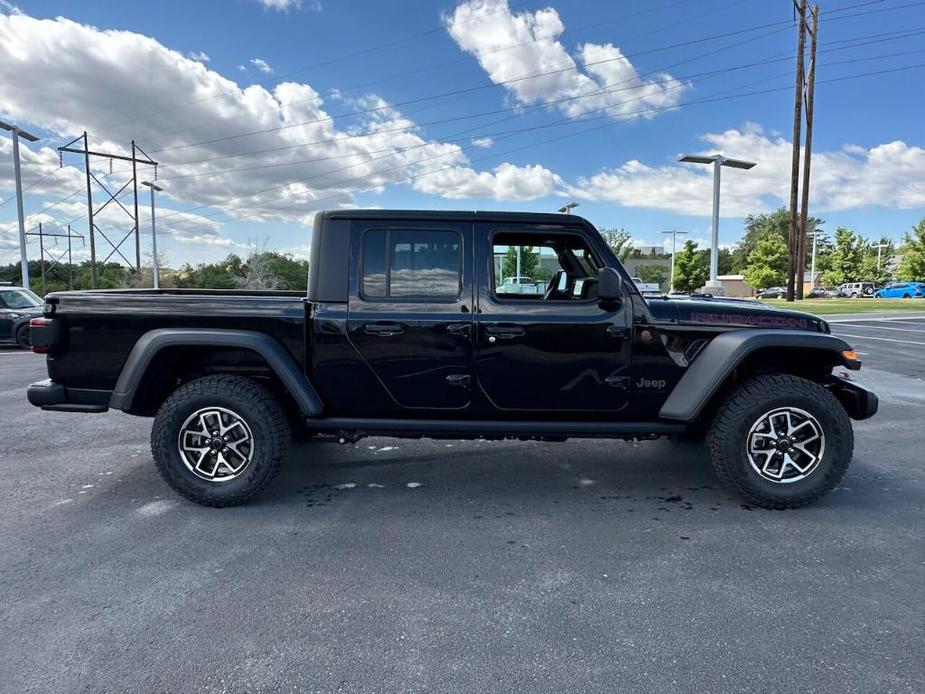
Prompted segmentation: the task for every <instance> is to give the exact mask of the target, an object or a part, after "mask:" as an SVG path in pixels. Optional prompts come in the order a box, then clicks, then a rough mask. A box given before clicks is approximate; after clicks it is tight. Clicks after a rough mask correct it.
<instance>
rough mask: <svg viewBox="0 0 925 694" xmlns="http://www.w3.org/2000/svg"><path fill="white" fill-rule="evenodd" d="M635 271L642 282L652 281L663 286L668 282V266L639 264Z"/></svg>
mask: <svg viewBox="0 0 925 694" xmlns="http://www.w3.org/2000/svg"><path fill="white" fill-rule="evenodd" d="M636 272H638V273H639V275H638V276H639V279H641V280H642V281H643V282H647V283H649V282H652V283H656V284H658V285H659V287H662V288H664V286H665V284H666V283H667V282H668V268H667V267H665V266H664V265H640V266H639V267H638V268H637V270H636Z"/></svg>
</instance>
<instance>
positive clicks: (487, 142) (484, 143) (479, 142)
mask: <svg viewBox="0 0 925 694" xmlns="http://www.w3.org/2000/svg"><path fill="white" fill-rule="evenodd" d="M494 143H495V141H494V140H492V139H491V138H490V137H473V138H472V144H474V145H475V146H476V147H482V148H488V147H491V146H492V145H493V144H494Z"/></svg>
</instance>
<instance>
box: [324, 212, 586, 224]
mask: <svg viewBox="0 0 925 694" xmlns="http://www.w3.org/2000/svg"><path fill="white" fill-rule="evenodd" d="M322 214H323V215H324V217H325V218H326V219H407V220H422V221H426V220H431V219H434V220H444V221H455V222H523V223H525V224H526V223H533V224H537V223H542V224H557V225H562V224H575V225H577V224H590V222H588V221H587V220H586V219H585V218H584V217H581V216H580V215H577V214H559V213H556V212H495V211H491V210H488V211H463V210H460V211H448V210H325V211H324V212H322Z"/></svg>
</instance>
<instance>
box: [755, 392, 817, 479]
mask: <svg viewBox="0 0 925 694" xmlns="http://www.w3.org/2000/svg"><path fill="white" fill-rule="evenodd" d="M745 445H746V447H747V452H748V462H749V463H751V466H752V468H753V469H754V470H755V472H757V473H758V474H759V475H761V477H762V478H763V479H766V480H768V481H770V482H777V483H780V484H789V483H791V482H798V481H800V480H802V479H804V478H806V477H808V476H809V475H810V474H812V472H813V471H814V470H815V469H816V468H817V467H818V466H819V463H820V461H821V460H822V456H823V455H825V434H824V433H823V432H822V425H821V424H819V420H817V419H816V418H815V417H814V416H813V415H811V414H810V413H809V412H807V411H806V410H801V409H799V408H798V407H778V408H776V409H774V410H771V411H769V412H765V413H764V414H763V415H761V416H760V417H759V418H758V421H756V422H755V423H754V424H753V425H752V428H751V429H750V430H749V432H748V437H747V438H746V442H745Z"/></svg>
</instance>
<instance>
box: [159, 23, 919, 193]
mask: <svg viewBox="0 0 925 694" xmlns="http://www.w3.org/2000/svg"><path fill="white" fill-rule="evenodd" d="M922 33H925V30H922V31H918V32H916V34H922ZM869 43H874V42H869ZM860 45H867V44H860ZM855 47H856V46H845V47H840V48H830V49H828V50H825V51H819V54H820V55H821V54H823V53H830V52H835V51H841V50H846V49H848V48H855ZM923 50H925V49H918V50H912V51H902V52H898V53H891V54H886V55H878V56H869V57H866V58H858V59H855V60H848V61H838V62H836V63H827V64H830V65H839V64H843V63H851V62H860V61H865V60H876V59H883V58H890V57H898V56H903V55H911V54H914V53H921V52H923ZM791 57H792V56H790V54H789V53H788V54H786V55H785V56H783V57H768V58H765V59H762V60H759V61H755V62H751V63H744V64H741V65H735V66H732V67H728V68H721V69H717V70H710V71H707V72H701V73H696V74H690V75H682V76H678V77H677V78H672V79H669V80H663V81H661V82H654V83H650V84H673V83H677V82H678V81H681V80H692V79H695V78H710V77H716V76H720V75H723V74H726V73H729V72H735V71H738V70H743V69H747V68H750V67H760V66H764V65H768V64H771V63H775V62H783V61H788V60H790V58H791ZM617 84H622V82H621V83H617ZM637 88H638V87H637V85H631V86H627V87H621V88H618V89H601V90H595V91H593V92H589V93H586V94H580V95H576V96H570V97H564V98H562V99H557V100H555V101H551V102H546V103H545V104H544V107H545V106H551V105H557V104H561V103H564V102H570V101H576V100H579V99H586V98H590V97H594V96H602V95H606V94H613V93H616V92H620V91H627V90H632V89H637ZM623 103H626V102H623ZM618 105H620V104H612V105H608V106H604V107H601V109H610V108H613V107H615V106H618ZM601 109H595V110H601ZM517 111H518V109H517V108H516V107H515V108H509V109H500V110H497V111H489V112H485V113H481V114H476V116H481V115H489V114H495V113H510V112H517ZM591 112H593V111H591ZM469 117H475V116H464V118H469ZM451 120H456V119H451ZM508 120H509V119H508V118H504V119H501V120H499V121H493V123H490V124H489V125H492V124H496V123H499V122H506V121H508ZM444 122H445V121H444ZM560 122H561V121H560ZM564 122H574V119H567V120H566V121H564ZM421 125H425V124H421ZM478 127H479V128H481V127H484V126H478ZM543 127H545V126H543ZM472 130H473V128H469V129H467V130H464V131H461V133H459V134H458V135H457V134H454V135H448V136H443V137H440V138H439V140H440V142H452V141H453V140H454V139H455V138H456V137H458V136H459V135H467V136H469V137H495V136H498V135H504V134H507V133H510V132H515V133H516V132H521V130H520V129H518V130H513V131H511V130H508V131H501V132H481V133H472ZM433 144H434V143H433V141H424V142H421V143H419V144H415V145H410V146H408V147H400V148H397V149H396V148H391V147H390V148H386V149H381V150H372V151H366V152H363V153H358V152H350V153H347V154H338V155H331V156H325V157H314V158H311V159H298V160H294V161H285V162H279V163H275V164H264V165H259V166H241V167H235V168H230V169H219V170H209V171H202V172H199V173H189V174H179V175H176V176H166V177H163V178H162V180H165V181H177V180H186V179H190V178H201V177H203V176H219V175H222V174H226V173H238V172H242V171H261V170H266V169H275V168H285V167H287V166H298V165H301V164H314V163H318V162H322V161H332V160H336V159H349V158H352V157H357V156H361V154H381V153H393V154H403V153H405V152H407V151H410V150H414V149H419V148H422V147H429V146H432V145H433ZM237 156H242V155H237ZM369 161H375V159H373V160H366V161H363V162H360V163H358V164H354V165H353V166H360V165H362V164H365V163H368V162H369Z"/></svg>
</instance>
